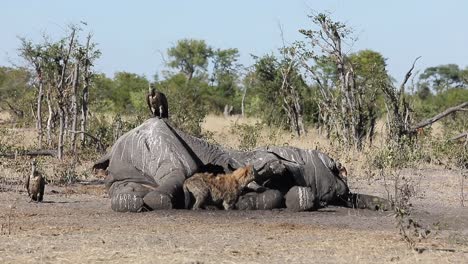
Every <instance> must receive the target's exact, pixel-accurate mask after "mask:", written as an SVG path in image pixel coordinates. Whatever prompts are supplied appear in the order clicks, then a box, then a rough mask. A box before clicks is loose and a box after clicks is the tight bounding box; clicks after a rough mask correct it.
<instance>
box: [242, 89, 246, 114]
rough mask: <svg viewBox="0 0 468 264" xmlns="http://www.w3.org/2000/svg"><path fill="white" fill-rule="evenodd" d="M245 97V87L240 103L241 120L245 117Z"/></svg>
mask: <svg viewBox="0 0 468 264" xmlns="http://www.w3.org/2000/svg"><path fill="white" fill-rule="evenodd" d="M246 95H247V86H245V87H244V91H243V92H242V101H241V116H242V118H244V117H245V96H246Z"/></svg>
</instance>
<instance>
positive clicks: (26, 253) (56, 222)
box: [0, 170, 468, 263]
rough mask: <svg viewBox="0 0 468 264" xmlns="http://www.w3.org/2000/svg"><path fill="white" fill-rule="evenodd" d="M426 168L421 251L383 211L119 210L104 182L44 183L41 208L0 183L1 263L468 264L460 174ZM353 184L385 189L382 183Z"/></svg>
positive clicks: (419, 206)
mask: <svg viewBox="0 0 468 264" xmlns="http://www.w3.org/2000/svg"><path fill="white" fill-rule="evenodd" d="M407 173H408V174H411V173H412V172H411V171H408V172H407ZM424 174H425V178H423V179H422V180H421V187H420V188H421V189H424V195H421V196H420V197H418V198H416V199H415V201H414V209H415V217H417V218H419V219H422V220H423V221H424V223H425V224H430V225H432V230H433V233H432V234H431V236H430V238H429V239H427V240H425V241H424V242H423V243H420V244H419V246H420V247H424V248H425V249H426V251H424V252H423V253H417V252H415V251H411V250H408V248H407V246H406V244H405V242H403V241H402V240H401V238H400V236H399V235H398V231H397V230H396V228H395V220H394V217H393V215H392V214H391V213H389V212H375V211H369V210H356V209H348V208H339V207H328V208H324V209H321V210H319V211H317V212H301V213H293V212H288V211H287V210H272V211H198V212H193V211H187V210H172V211H156V212H147V213H138V214H134V213H116V212H113V211H112V210H111V209H110V201H109V198H108V197H107V194H106V193H105V190H104V186H103V185H102V182H100V181H95V182H88V183H86V184H74V185H70V186H66V187H63V186H51V185H49V186H47V192H46V196H45V202H44V203H40V204H38V203H30V202H29V200H28V198H27V197H26V194H25V193H24V192H23V191H22V190H21V188H20V186H16V187H15V186H14V185H10V186H2V188H0V190H1V192H0V201H1V202H0V223H1V235H0V245H1V246H0V263H25V262H75V263H76V262H79V263H87V262H92V263H95V262H112V263H127V262H129V261H130V262H135V263H311V262H319V263H371V262H377V263H382V262H392V263H409V262H421V263H429V262H438V263H466V262H467V261H468V208H466V207H465V208H462V207H460V203H459V200H457V199H456V197H457V195H458V194H459V193H458V192H457V191H459V186H457V185H456V177H457V175H456V173H455V172H451V171H444V170H428V171H424ZM449 179H453V182H452V181H451V180H449ZM351 186H352V187H353V188H354V189H355V190H359V191H362V192H367V193H370V194H378V195H382V196H384V195H385V190H384V189H385V188H383V187H382V185H381V184H380V183H378V182H374V183H369V182H367V181H354V182H351ZM442 188H443V189H442ZM436 194H437V195H436Z"/></svg>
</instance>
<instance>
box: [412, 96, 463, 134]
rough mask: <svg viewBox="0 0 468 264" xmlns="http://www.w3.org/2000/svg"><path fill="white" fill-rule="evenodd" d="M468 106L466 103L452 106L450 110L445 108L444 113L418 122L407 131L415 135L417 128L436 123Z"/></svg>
mask: <svg viewBox="0 0 468 264" xmlns="http://www.w3.org/2000/svg"><path fill="white" fill-rule="evenodd" d="M467 106H468V102H464V103H462V104H460V105H457V106H454V107H450V108H447V109H446V110H445V111H444V112H442V113H440V114H437V115H435V116H433V117H431V118H429V119H426V120H424V121H421V122H419V123H418V124H416V125H415V126H413V127H411V129H410V130H409V131H408V132H410V133H416V131H417V130H418V128H422V127H425V126H428V125H430V124H432V123H434V122H437V121H439V120H440V119H442V118H444V117H446V116H448V115H449V114H451V113H453V112H456V111H460V110H464V108H465V107H467Z"/></svg>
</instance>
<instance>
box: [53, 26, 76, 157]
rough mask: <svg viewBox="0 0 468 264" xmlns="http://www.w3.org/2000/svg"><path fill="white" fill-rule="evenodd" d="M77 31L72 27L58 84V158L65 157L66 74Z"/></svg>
mask: <svg viewBox="0 0 468 264" xmlns="http://www.w3.org/2000/svg"><path fill="white" fill-rule="evenodd" d="M75 31H76V29H74V28H73V29H72V32H71V34H70V42H69V44H68V50H67V53H66V54H65V56H64V58H63V66H62V69H61V75H60V80H59V83H58V86H57V95H58V107H59V118H60V122H59V125H60V128H59V142H58V150H57V152H58V154H57V155H58V158H59V159H62V158H63V145H64V144H63V140H64V133H65V98H64V96H65V93H64V91H65V86H66V80H65V76H66V73H67V66H68V60H69V58H70V53H71V50H72V48H73V43H74V40H75Z"/></svg>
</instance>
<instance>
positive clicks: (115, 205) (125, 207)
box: [111, 193, 146, 213]
mask: <svg viewBox="0 0 468 264" xmlns="http://www.w3.org/2000/svg"><path fill="white" fill-rule="evenodd" d="M111 208H112V210H114V211H116V212H133V213H136V212H142V211H146V209H145V206H144V203H143V198H142V197H141V196H138V195H137V194H135V193H119V194H116V195H114V196H112V198H111Z"/></svg>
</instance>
